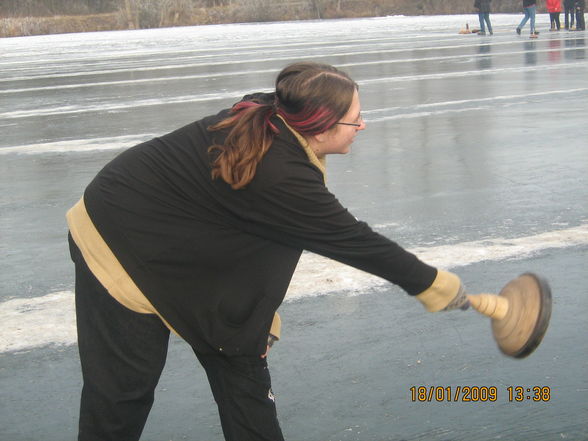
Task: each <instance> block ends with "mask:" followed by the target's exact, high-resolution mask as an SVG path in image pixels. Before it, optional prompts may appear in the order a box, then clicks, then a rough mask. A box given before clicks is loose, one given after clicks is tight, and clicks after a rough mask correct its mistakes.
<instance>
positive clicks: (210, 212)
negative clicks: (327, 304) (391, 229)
mask: <svg viewBox="0 0 588 441" xmlns="http://www.w3.org/2000/svg"><path fill="white" fill-rule="evenodd" d="M365 127H366V125H365V122H364V121H363V119H362V117H361V105H360V101H359V93H358V86H357V84H356V83H355V82H354V81H353V80H352V79H351V78H350V77H349V76H348V75H347V74H346V73H344V72H342V71H340V70H338V69H336V68H334V67H332V66H329V65H324V64H317V63H311V62H300V63H295V64H292V65H290V66H287V67H286V68H284V69H283V70H282V72H280V74H279V75H278V77H277V80H276V87H275V91H274V92H272V93H255V94H252V95H248V96H246V97H244V98H243V100H241V101H240V102H238V103H236V104H235V105H234V106H233V107H232V108H231V109H225V110H222V111H220V112H219V113H218V114H216V115H211V116H208V117H205V118H203V119H200V120H198V121H195V122H193V123H190V124H188V125H186V126H184V127H182V128H179V129H177V130H175V131H173V132H171V133H168V134H166V135H163V136H161V137H157V138H154V139H151V140H149V141H146V142H144V143H141V144H139V145H137V146H135V147H132V148H130V149H128V150H125V151H124V152H122V153H121V154H120V155H118V156H117V157H116V158H114V159H113V160H112V161H111V162H109V163H108V164H106V165H105V166H104V168H103V169H102V170H101V171H100V172H99V173H98V174H97V175H96V176H95V178H94V179H93V180H92V182H90V184H89V185H88V186H87V187H86V189H85V191H84V193H83V197H82V198H81V199H80V201H79V202H78V203H76V204H75V206H74V207H72V208H71V209H70V210H69V211H68V213H67V222H68V226H69V237H68V238H69V244H70V252H71V257H72V260H73V261H74V264H75V276H76V283H75V302H76V317H77V330H78V348H79V354H80V360H81V366H82V377H83V388H82V395H81V404H80V416H79V432H78V441H137V440H139V438H140V436H141V432H142V431H143V427H144V425H145V422H146V420H147V417H148V415H149V411H150V409H151V406H152V404H153V400H154V390H155V387H156V385H157V382H158V380H159V377H160V375H161V372H162V370H163V367H164V365H165V359H166V354H167V345H168V339H169V333H170V331H172V332H174V333H176V334H178V335H179V336H180V337H181V338H183V339H184V340H185V341H186V342H187V343H188V344H189V345H190V346H191V347H192V350H193V351H194V353H195V355H196V357H197V358H198V361H199V362H200V364H201V365H202V367H203V368H204V370H205V371H206V374H207V377H208V381H209V383H210V387H211V389H212V393H213V397H214V400H215V401H216V404H217V407H218V412H219V415H220V421H221V426H222V430H223V434H224V437H225V440H227V441H280V440H283V436H282V432H281V429H280V425H279V423H278V418H277V410H276V405H275V397H274V394H273V392H272V389H271V378H270V374H269V369H268V362H267V356H266V355H267V351H268V346H269V341H268V336H269V335H270V334H273V331H272V328H274V327H275V323H276V310H277V309H278V307H279V306H280V304H281V302H282V301H283V299H284V296H285V294H286V290H287V289H288V285H289V283H290V279H291V278H292V275H293V273H294V270H295V268H296V265H297V263H298V260H299V258H300V256H301V253H302V251H303V250H309V251H311V252H314V253H317V254H320V255H323V256H325V257H328V258H331V259H334V260H337V261H339V262H342V263H345V264H347V265H351V266H353V267H355V268H358V269H361V270H363V271H366V272H369V273H371V274H374V275H377V276H379V277H382V278H384V279H386V280H388V281H389V282H391V283H394V284H396V285H398V286H400V287H401V288H402V289H403V290H404V291H406V292H407V293H408V294H409V295H411V296H414V298H415V299H416V300H417V301H419V302H420V303H422V305H423V306H424V307H425V309H426V310H427V311H430V312H436V311H442V310H450V309H456V308H461V309H464V308H467V306H468V301H467V297H466V295H465V292H464V289H463V287H462V285H461V281H460V279H459V277H458V276H456V275H455V274H453V273H450V272H447V271H443V270H441V269H437V268H434V267H432V266H430V265H428V264H427V263H425V262H423V261H421V260H420V259H419V258H418V257H417V256H415V255H413V254H411V253H410V252H408V251H406V250H405V249H404V248H402V247H401V246H400V245H398V244H397V243H395V242H393V241H391V240H390V239H388V238H386V237H384V236H382V235H380V234H378V233H376V232H375V231H373V230H372V229H371V228H370V227H369V226H368V225H367V224H366V223H365V222H362V221H360V220H358V219H357V218H355V216H353V215H352V214H351V213H350V212H349V211H348V210H347V209H346V208H344V207H343V206H342V205H341V204H340V203H339V201H338V200H337V198H336V197H335V196H334V195H333V194H332V193H331V192H330V191H329V189H328V188H327V186H326V184H325V158H326V156H327V155H330V154H345V153H347V152H349V150H350V148H351V144H352V143H353V141H354V139H355V137H356V136H357V135H358V134H359V133H360V132H361V131H362V130H364V129H365ZM195 426H196V427H197V424H196V425H195ZM196 438H198V437H196Z"/></svg>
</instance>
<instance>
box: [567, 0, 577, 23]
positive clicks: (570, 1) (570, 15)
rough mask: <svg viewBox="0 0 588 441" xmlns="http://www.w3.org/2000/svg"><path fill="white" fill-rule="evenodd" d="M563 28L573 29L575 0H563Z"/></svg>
mask: <svg viewBox="0 0 588 441" xmlns="http://www.w3.org/2000/svg"><path fill="white" fill-rule="evenodd" d="M564 12H565V22H564V25H565V28H566V29H567V30H574V29H575V28H574V21H575V19H576V0H564Z"/></svg>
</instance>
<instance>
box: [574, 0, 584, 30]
mask: <svg viewBox="0 0 588 441" xmlns="http://www.w3.org/2000/svg"><path fill="white" fill-rule="evenodd" d="M585 8H586V0H576V31H585V30H586V22H585V21H584V9H585Z"/></svg>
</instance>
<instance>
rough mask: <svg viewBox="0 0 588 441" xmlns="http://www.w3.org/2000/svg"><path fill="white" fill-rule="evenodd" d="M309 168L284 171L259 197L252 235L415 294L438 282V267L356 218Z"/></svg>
mask: <svg viewBox="0 0 588 441" xmlns="http://www.w3.org/2000/svg"><path fill="white" fill-rule="evenodd" d="M308 169H310V166H308V167H306V170H304V168H301V167H292V169H289V170H288V171H284V170H282V173H280V179H279V180H277V181H275V182H273V183H272V184H271V185H267V186H265V187H264V188H263V190H262V191H257V192H256V193H255V199H254V203H253V206H252V208H253V210H252V212H251V218H250V219H249V222H248V228H249V229H250V232H252V233H254V234H257V235H260V236H263V237H265V238H267V239H270V240H274V241H277V242H280V243H283V244H285V245H288V246H292V247H297V248H300V249H305V250H309V251H312V252H314V253H316V254H320V255H323V256H325V257H329V258H331V259H334V260H337V261H339V262H342V263H345V264H347V265H350V266H353V267H355V268H358V269H361V270H363V271H366V272H369V273H371V274H374V275H376V276H379V277H382V278H384V279H386V280H388V281H390V282H392V283H394V284H396V285H399V286H400V287H401V288H403V289H404V290H405V291H406V292H408V293H409V294H412V295H415V294H418V293H420V292H422V291H424V290H426V289H427V288H428V287H429V286H430V285H431V284H432V283H433V280H434V279H435V277H436V274H437V270H436V269H435V268H433V267H431V266H429V265H427V264H425V263H423V262H421V261H420V260H419V259H418V258H417V257H416V256H415V255H413V254H411V253H409V252H408V251H406V250H404V249H403V248H402V247H401V246H399V245H398V244H396V243H395V242H393V241H391V240H389V239H387V238H386V237H384V236H382V235H380V234H378V233H376V232H374V231H373V230H372V229H371V228H370V227H369V226H368V225H367V224H366V223H365V222H361V221H359V220H357V219H356V218H355V217H354V216H353V215H351V213H349V211H348V210H347V209H345V208H344V207H343V206H342V205H341V204H340V203H339V201H338V200H337V199H336V198H335V196H334V195H333V194H332V193H330V192H329V191H328V189H327V188H326V187H325V185H324V183H323V182H322V177H321V176H320V175H319V174H318V173H316V171H314V172H311V171H309V170H308ZM292 170H296V171H295V172H294V171H292Z"/></svg>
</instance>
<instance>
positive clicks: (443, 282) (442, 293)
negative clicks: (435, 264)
mask: <svg viewBox="0 0 588 441" xmlns="http://www.w3.org/2000/svg"><path fill="white" fill-rule="evenodd" d="M416 298H417V300H418V301H419V302H421V303H422V304H423V306H424V307H425V309H426V310H427V311H429V312H437V311H441V310H443V311H449V310H452V309H457V308H460V309H462V310H463V309H468V307H469V306H470V303H469V301H468V299H467V297H466V293H465V289H464V288H463V286H462V284H461V280H460V279H459V277H458V276H457V275H455V274H453V273H450V272H448V271H442V270H438V271H437V277H435V280H434V281H433V284H432V285H431V286H430V287H429V288H427V289H426V290H424V291H423V292H422V293H420V294H418V295H417V296H416Z"/></svg>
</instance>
